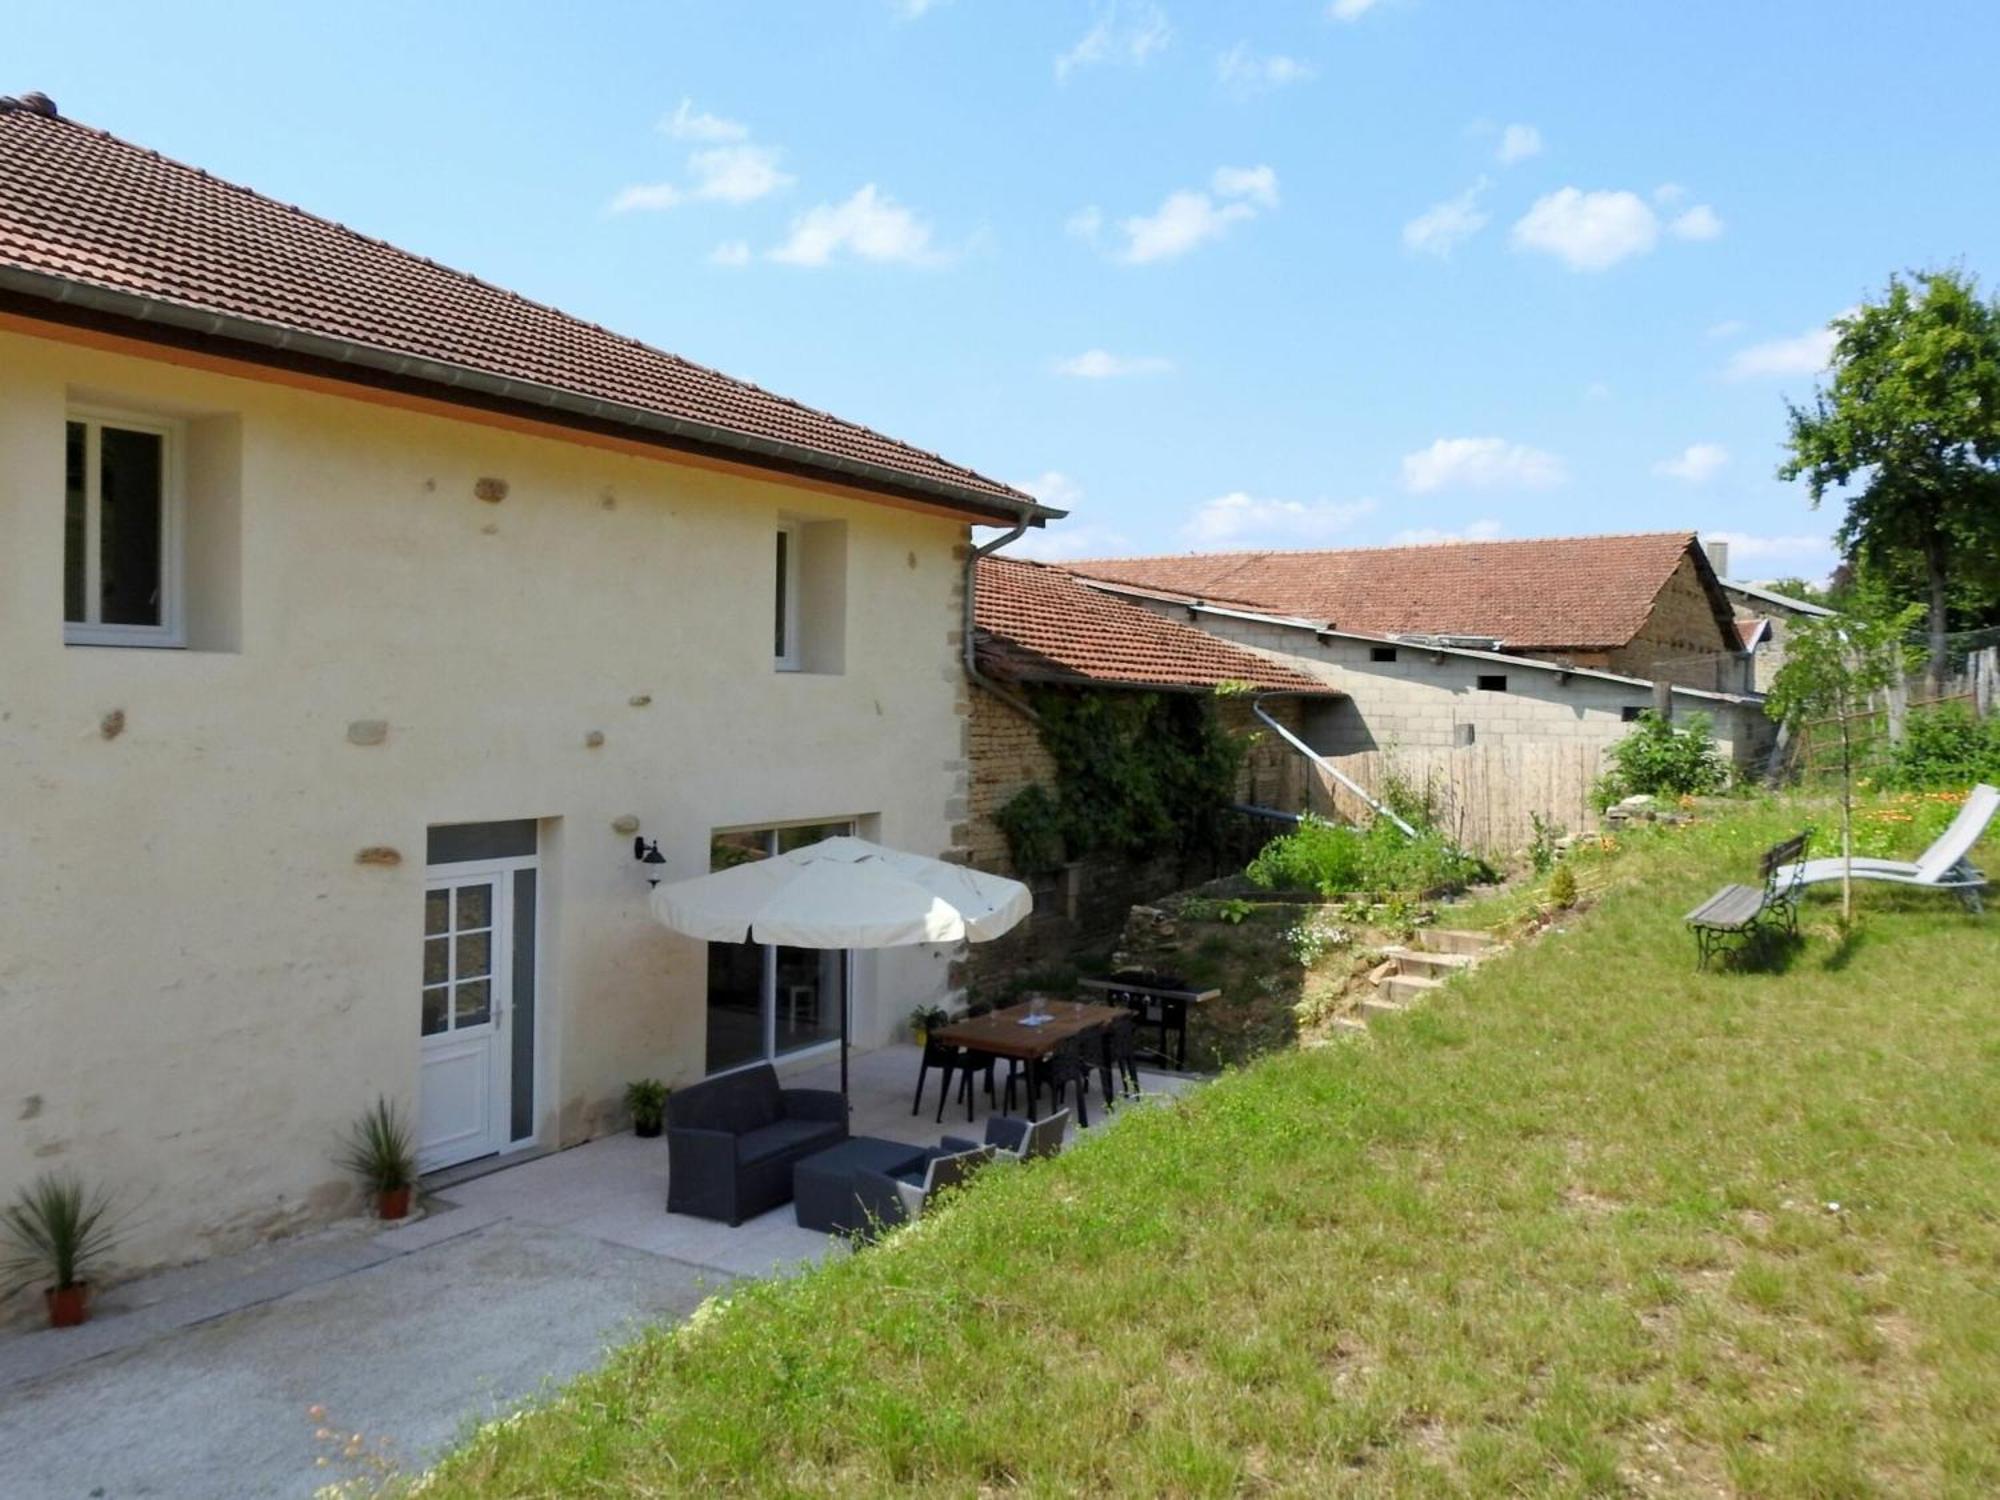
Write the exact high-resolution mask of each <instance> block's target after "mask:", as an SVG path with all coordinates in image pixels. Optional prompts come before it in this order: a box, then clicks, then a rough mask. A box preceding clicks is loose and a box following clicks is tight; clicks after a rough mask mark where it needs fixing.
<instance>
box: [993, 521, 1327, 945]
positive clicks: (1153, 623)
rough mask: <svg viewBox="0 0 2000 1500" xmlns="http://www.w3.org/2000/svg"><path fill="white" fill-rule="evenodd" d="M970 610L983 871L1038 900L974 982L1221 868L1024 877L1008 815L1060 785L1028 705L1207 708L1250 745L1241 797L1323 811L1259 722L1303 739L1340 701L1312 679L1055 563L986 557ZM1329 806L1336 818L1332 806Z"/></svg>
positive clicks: (1082, 936) (1099, 929) (1297, 766)
mask: <svg viewBox="0 0 2000 1500" xmlns="http://www.w3.org/2000/svg"><path fill="white" fill-rule="evenodd" d="M974 602H975V606H976V619H977V629H976V632H975V661H976V666H977V670H978V674H979V680H980V683H981V690H980V691H978V692H975V693H974V694H973V696H972V703H971V728H972V738H971V759H972V792H971V806H970V813H971V816H970V820H969V825H970V826H969V832H968V847H969V849H970V852H971V858H972V862H973V864H974V865H976V866H977V867H978V868H980V869H986V870H993V871H996V872H998V873H1001V874H1009V875H1018V876H1019V877H1020V878H1022V879H1025V880H1027V881H1028V882H1029V884H1030V886H1031V887H1032V888H1033V890H1034V892H1035V912H1034V915H1033V916H1032V917H1030V918H1029V920H1028V921H1027V922H1026V923H1024V924H1023V925H1022V926H1021V927H1020V928H1017V929H1016V930H1015V931H1014V932H1013V933H1010V934H1009V935H1008V936H1007V937H1005V938H1003V939H1001V940H1000V941H999V942H996V943H988V944H985V945H982V946H981V947H979V948H977V949H975V950H973V952H972V953H971V954H970V955H968V959H967V962H968V965H969V967H968V970H967V973H968V976H969V977H970V978H971V980H972V981H973V982H974V984H975V985H976V984H977V983H978V982H979V980H980V979H981V978H982V977H987V976H995V975H999V974H1004V973H1008V972H1020V971H1023V970H1031V969H1033V968H1035V967H1036V966H1038V965H1044V964H1046V963H1047V962H1049V961H1051V960H1054V959H1057V958H1061V957H1064V956H1067V955H1068V954H1070V953H1073V952H1075V951H1077V950H1078V949H1079V948H1084V947H1088V946H1089V945H1090V944H1092V943H1093V942H1099V941H1102V940H1106V939H1109V938H1111V937H1114V936H1115V935H1116V934H1117V932H1118V930H1119V928H1120V927H1121V926H1122V925H1123V923H1124V920H1125V914H1126V911H1127V910H1128V909H1129V908H1130V907H1131V906H1132V905H1133V904H1134V903H1137V902H1143V901H1150V900H1153V899H1155V898H1157V897H1159V896H1161V895H1164V894H1165V893H1167V892H1169V891H1173V890H1177V889H1179V888H1181V887H1182V886H1184V885H1187V884H1189V883H1190V882H1191V881H1194V880H1198V879H1203V878H1206V877H1207V876H1209V875H1211V874H1215V873H1219V869H1220V866H1219V865H1218V864H1216V863H1215V862H1214V861H1213V860H1209V861H1206V862H1202V861H1197V862H1196V863H1194V864H1192V865H1191V864H1190V863H1189V862H1188V861H1186V860H1183V859H1181V858H1177V857H1175V856H1173V855H1168V854H1162V855H1160V856H1158V857H1154V858H1149V859H1136V860H1128V859H1121V858H1118V857H1115V856H1112V855H1108V854H1097V855H1091V856H1088V857H1084V858H1078V859H1072V860H1069V861H1067V862H1066V863H1064V864H1063V865H1062V866H1061V867H1060V868H1059V869H1027V870H1023V869H1017V868H1016V865H1015V861H1014V860H1013V858H1012V857H1011V853H1010V849H1009V845H1008V840H1007V837H1006V834H1005V832H1004V831H1003V829H1002V827H1001V819H1000V811H1001V809H1002V808H1004V807H1005V806H1006V805H1007V804H1008V802H1009V801H1011V800H1012V799H1013V798H1014V797H1015V796H1017V795H1018V794H1019V793H1020V792H1021V791H1022V790H1023V789H1024V788H1026V787H1029V786H1036V785H1039V786H1042V787H1044V788H1047V787H1051V786H1053V785H1054V783H1055V782H1056V779H1057V767H1056V763H1055V760H1054V758H1053V757H1052V756H1051V754H1050V752H1049V750H1048V748H1047V746H1046V745H1045V744H1044V742H1043V738H1042V735H1041V733H1040V729H1039V726H1038V722H1037V717H1036V710H1035V707H1034V704H1033V703H1032V702H1031V701H1029V696H1028V695H1030V694H1032V693H1034V692H1035V691H1037V690H1044V691H1047V690H1055V691H1060V692H1067V693H1090V694H1121V695H1124V694H1132V693H1150V694H1165V695H1172V696H1178V697H1186V698H1192V699H1204V700H1208V701H1209V702H1211V703H1212V705H1213V712H1214V714H1215V719H1216V722H1217V723H1218V725H1219V726H1220V727H1221V728H1222V729H1223V730H1224V731H1226V732H1228V733H1231V734H1235V735H1238V736H1241V737H1242V738H1243V739H1245V740H1246V741H1247V744H1248V748H1247V751H1246V753H1245V756H1244V760H1243V764H1242V767H1241V768H1240V770H1239V772H1238V779H1237V786H1236V798H1237V801H1238V803H1239V804H1243V805H1246V806H1254V807H1257V808H1260V809H1263V810H1264V811H1266V812H1286V813H1295V812H1299V811H1302V810H1306V809H1308V808H1309V807H1310V806H1312V805H1313V804H1312V803H1311V800H1310V799H1311V797H1312V795H1313V779H1312V778H1311V777H1310V776H1309V774H1308V767H1307V763H1306V762H1305V760H1304V759H1303V758H1302V757H1301V756H1300V755H1299V754H1298V753H1297V752H1296V751H1294V750H1293V749H1292V748H1290V747H1289V746H1288V745H1287V744H1286V743H1285V742H1284V741H1283V740H1282V739H1281V738H1280V737H1279V736H1277V735H1276V734H1274V733H1271V732H1269V731H1268V730H1267V729H1266V727H1265V726H1264V724H1263V722H1262V721H1261V720H1260V719H1259V718H1258V717H1257V716H1256V711H1257V709H1261V710H1262V711H1263V712H1264V713H1266V714H1269V715H1270V717H1271V718H1272V719H1273V720H1275V721H1276V722H1277V723H1279V724H1282V725H1284V726H1285V728H1286V729H1287V730H1288V731H1290V732H1292V733H1294V734H1299V733H1303V732H1304V730H1305V726H1306V721H1307V719H1308V717H1309V716H1310V715H1312V714H1313V713H1315V712H1316V711H1317V710H1319V709H1320V708H1321V707H1322V706H1324V705H1328V704H1331V703H1334V702H1336V701H1338V699H1339V697H1340V694H1339V692H1338V690H1336V689H1335V688H1333V687H1331V686H1329V685H1328V684H1327V683H1325V682H1323V681H1321V680H1320V679H1319V678H1318V677H1316V676H1314V675H1313V674H1312V673H1310V672H1307V671H1303V670H1301V669H1299V668H1297V667H1294V666H1289V665H1287V664H1285V663H1284V662H1281V661H1278V660H1274V659H1273V658H1272V657H1270V656H1267V655H1265V654H1263V653H1260V652H1258V651H1254V650H1249V649H1246V648H1245V647H1242V646H1239V645H1236V644H1234V643H1233V642H1230V641H1228V640H1224V639H1222V638H1221V637H1219V636H1218V635H1216V634H1214V633H1212V632H1209V631H1206V630H1202V629H1197V628H1195V627H1194V626H1192V625H1189V624H1187V623H1185V622H1183V621H1181V620H1176V619H1171V618H1167V617H1164V616H1162V615H1160V614H1158V613H1156V612H1154V611H1153V610H1151V609H1148V608H1146V607H1145V606H1144V605H1142V604H1140V603H1137V602H1135V601H1132V600H1128V599H1125V598H1122V597H1120V596H1118V595H1117V594H1114V593H1111V592H1108V591H1107V590H1105V589H1101V588H1098V587H1096V586H1094V585H1092V584H1090V583H1088V582H1087V581H1085V580H1083V579H1079V578H1077V577H1076V576H1075V575H1074V574H1072V573H1070V572H1068V571H1067V570H1066V569H1064V568H1062V567H1059V566H1057V565H1055V564H1051V563H1039V562H1028V561H1023V560H1021V559H1017V558H1010V557H1005V556H991V557H986V558H983V559H981V561H980V563H979V566H978V571H977V575H976V588H975V591H974ZM1253 705H1254V707H1253ZM1319 807H1320V810H1321V811H1326V810H1327V807H1326V803H1325V801H1324V799H1322V800H1321V802H1320V803H1319ZM1259 828H1260V829H1261V831H1263V832H1269V831H1270V829H1269V827H1268V825H1263V824H1260V825H1259Z"/></svg>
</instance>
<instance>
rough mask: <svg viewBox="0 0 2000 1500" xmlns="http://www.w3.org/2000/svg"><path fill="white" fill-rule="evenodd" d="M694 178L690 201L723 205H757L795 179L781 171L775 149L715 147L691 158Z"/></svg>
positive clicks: (690, 162) (690, 167) (769, 147)
mask: <svg viewBox="0 0 2000 1500" xmlns="http://www.w3.org/2000/svg"><path fill="white" fill-rule="evenodd" d="M688 170H689V171H690V172H692V173H693V174H694V179H695V181H694V187H693V188H692V189H691V190H690V191H689V194H688V196H689V197H691V198H702V199H709V200H713V201H715V202H720V203H754V202H756V201H757V200H758V199H759V198H766V197H769V196H770V195H771V194H772V193H775V192H777V191H778V190H779V189H780V188H784V187H789V186H791V184H792V178H791V177H790V176H788V175H787V174H786V173H784V172H781V171H779V170H778V152H777V149H776V148H775V147H772V146H716V147H713V148H711V149H709V150H706V151H697V152H695V153H694V154H693V155H691V156H689V157H688Z"/></svg>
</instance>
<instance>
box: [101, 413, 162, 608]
mask: <svg viewBox="0 0 2000 1500" xmlns="http://www.w3.org/2000/svg"><path fill="white" fill-rule="evenodd" d="M165 449H166V442H165V440H164V439H163V438H161V436H160V435H159V434H158V433H156V432H134V431H132V430H131V429H129V428H125V427H103V428H100V429H98V468H99V476H98V498H99V504H100V510H99V517H98V537H97V557H98V567H99V569H100V572H101V577H100V579H99V584H98V599H99V618H100V619H101V620H103V622H104V623H105V624H107V625H158V624H160V623H162V615H161V581H162V578H163V577H164V574H163V571H162V569H163V563H164V551H163V547H162V543H163V540H164V537H165V532H166V520H165V505H166V496H165V493H164V490H163V488H162V485H163V480H164V476H165V468H166V464H165V456H166V455H165Z"/></svg>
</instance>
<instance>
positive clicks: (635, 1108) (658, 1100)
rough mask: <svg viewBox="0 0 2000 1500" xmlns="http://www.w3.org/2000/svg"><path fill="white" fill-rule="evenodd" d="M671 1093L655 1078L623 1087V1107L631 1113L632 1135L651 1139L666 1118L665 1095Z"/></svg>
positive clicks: (657, 1132) (640, 1080) (641, 1080)
mask: <svg viewBox="0 0 2000 1500" xmlns="http://www.w3.org/2000/svg"><path fill="white" fill-rule="evenodd" d="M672 1092H673V1090H672V1089H670V1088H668V1087H667V1086H666V1085H665V1084H664V1083H662V1082H660V1080H659V1079H657V1078H641V1079H639V1080H638V1081H637V1082H634V1083H628V1084H626V1085H625V1107H626V1108H627V1109H629V1110H631V1111H632V1134H634V1135H636V1136H643V1137H645V1138H647V1139H651V1138H652V1137H653V1136H656V1135H658V1134H659V1133H660V1127H661V1125H663V1124H664V1123H665V1122H666V1118H667V1095H669V1094H671V1093H672Z"/></svg>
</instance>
